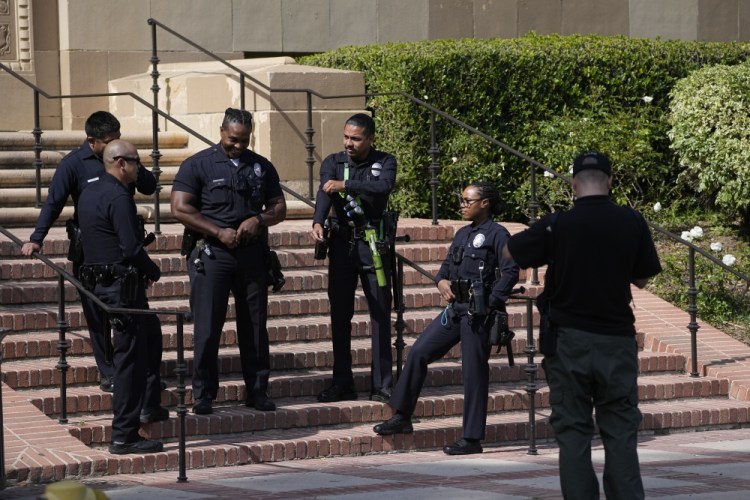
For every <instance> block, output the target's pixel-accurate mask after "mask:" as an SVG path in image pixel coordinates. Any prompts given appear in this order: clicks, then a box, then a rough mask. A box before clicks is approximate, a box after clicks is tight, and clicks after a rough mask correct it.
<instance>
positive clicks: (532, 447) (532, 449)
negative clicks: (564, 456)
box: [524, 297, 537, 455]
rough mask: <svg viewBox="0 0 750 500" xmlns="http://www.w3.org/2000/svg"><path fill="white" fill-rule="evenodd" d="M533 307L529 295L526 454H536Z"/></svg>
mask: <svg viewBox="0 0 750 500" xmlns="http://www.w3.org/2000/svg"><path fill="white" fill-rule="evenodd" d="M533 318H534V309H533V300H532V299H531V297H529V298H527V299H526V347H525V348H524V352H525V353H526V356H527V361H526V367H525V368H524V371H525V372H526V377H527V378H526V394H528V397H529V450H528V451H527V452H526V454H527V455H536V454H537V449H536V391H537V385H536V372H537V364H536V363H535V362H534V355H535V354H536V346H535V344H534V321H533Z"/></svg>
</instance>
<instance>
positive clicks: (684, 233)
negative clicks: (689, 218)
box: [680, 231, 693, 241]
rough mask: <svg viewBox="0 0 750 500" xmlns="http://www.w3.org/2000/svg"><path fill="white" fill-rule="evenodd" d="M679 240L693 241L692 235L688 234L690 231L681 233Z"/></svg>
mask: <svg viewBox="0 0 750 500" xmlns="http://www.w3.org/2000/svg"><path fill="white" fill-rule="evenodd" d="M680 238H682V239H683V240H685V241H693V235H692V234H690V231H683V232H682V234H681V235H680Z"/></svg>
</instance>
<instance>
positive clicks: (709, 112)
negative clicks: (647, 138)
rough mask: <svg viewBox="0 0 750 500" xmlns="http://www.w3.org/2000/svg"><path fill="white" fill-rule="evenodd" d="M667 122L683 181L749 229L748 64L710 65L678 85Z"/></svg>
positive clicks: (749, 124)
mask: <svg viewBox="0 0 750 500" xmlns="http://www.w3.org/2000/svg"><path fill="white" fill-rule="evenodd" d="M669 121H670V123H671V125H672V128H671V130H670V131H669V136H670V138H671V139H672V143H671V147H672V148H673V149H674V150H675V152H676V153H677V155H678V157H679V158H680V163H681V165H684V171H683V172H682V178H681V180H684V181H685V182H686V183H687V184H688V185H689V186H690V187H691V188H693V189H695V190H696V191H697V192H698V193H700V194H701V197H702V199H703V200H704V201H705V203H706V204H707V205H709V207H712V206H715V207H717V208H719V209H720V210H721V212H722V213H724V214H726V215H728V216H730V217H738V216H739V217H740V218H742V219H743V222H744V225H745V227H747V228H750V64H742V65H738V66H725V65H717V66H712V67H709V68H704V69H701V70H699V71H695V72H694V73H692V74H691V75H690V76H688V77H687V78H685V79H683V80H681V81H679V82H678V83H677V85H675V87H674V88H673V90H672V102H671V114H670V115H669Z"/></svg>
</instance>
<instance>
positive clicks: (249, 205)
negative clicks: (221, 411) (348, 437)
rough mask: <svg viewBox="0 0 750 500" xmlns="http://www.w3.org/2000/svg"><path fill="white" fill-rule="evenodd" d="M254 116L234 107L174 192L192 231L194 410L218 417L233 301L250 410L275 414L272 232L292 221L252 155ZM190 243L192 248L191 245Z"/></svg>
mask: <svg viewBox="0 0 750 500" xmlns="http://www.w3.org/2000/svg"><path fill="white" fill-rule="evenodd" d="M252 130H253V123H252V115H251V114H250V112H248V111H244V110H240V109H234V108H228V109H227V110H226V113H225V115H224V121H223V123H222V125H221V129H220V134H221V141H220V142H219V144H217V145H216V146H213V147H210V148H208V149H205V150H203V151H201V152H199V153H197V154H195V155H193V156H191V157H190V158H188V159H187V160H185V161H184V162H183V164H182V165H181V166H180V170H179V172H178V173H177V176H176V178H175V180H174V183H173V186H172V214H173V215H174V216H175V217H176V218H177V220H179V221H180V222H182V223H183V224H184V225H185V227H186V228H187V231H186V234H185V236H186V241H188V244H187V245H183V250H184V252H186V254H187V257H188V273H189V275H190V308H191V310H192V312H193V318H194V325H195V330H194V332H195V333H194V335H195V341H194V343H195V345H194V356H195V357H194V369H193V399H194V401H195V404H194V405H193V412H194V413H196V414H199V415H205V414H209V413H212V412H213V408H212V401H213V400H214V399H216V396H217V393H218V390H219V370H218V356H219V340H220V338H221V331H222V328H223V326H224V321H225V318H226V314H227V306H228V300H229V292H230V291H231V292H232V294H233V295H234V300H235V308H236V315H237V339H238V342H239V348H240V362H241V364H242V374H243V377H244V379H245V388H246V391H247V400H246V403H245V404H246V406H248V407H253V408H255V409H257V410H261V411H273V410H275V409H276V405H275V404H274V402H273V401H271V400H270V399H269V398H268V377H269V374H270V369H271V368H270V354H269V346H268V330H267V329H266V321H267V317H268V285H269V283H268V279H267V269H266V267H267V265H268V264H267V257H268V241H267V238H268V226H272V225H274V224H278V223H279V222H281V221H283V220H284V217H286V201H285V200H284V194H283V191H282V190H281V184H280V182H279V174H278V173H277V172H276V169H275V168H274V166H273V165H272V164H271V162H270V161H268V160H267V159H266V158H264V157H262V156H260V155H259V154H257V153H255V152H253V151H250V150H249V149H248V146H249V144H250V134H251V132H252ZM191 239H192V243H190V240H191Z"/></svg>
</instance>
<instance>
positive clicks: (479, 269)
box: [374, 182, 518, 455]
mask: <svg viewBox="0 0 750 500" xmlns="http://www.w3.org/2000/svg"><path fill="white" fill-rule="evenodd" d="M500 208H501V201H500V195H499V193H498V191H497V189H496V188H495V187H494V186H493V185H492V184H489V183H485V182H477V183H474V184H472V185H470V186H468V187H467V188H466V189H465V190H464V191H463V194H462V195H461V215H462V216H463V218H464V219H465V220H468V221H471V224H470V225H468V226H465V227H463V228H461V229H459V230H458V231H457V232H456V236H455V238H454V239H453V243H452V244H451V247H450V250H449V251H448V256H447V257H446V258H445V261H444V262H443V264H442V266H441V267H440V271H439V272H438V274H437V276H436V278H435V282H436V283H437V287H438V290H439V291H440V294H441V295H442V296H443V298H444V299H445V300H447V301H448V302H449V303H448V306H447V307H446V308H445V310H444V311H443V313H442V314H440V315H439V316H438V317H437V318H436V319H435V320H434V321H433V322H432V323H430V325H429V326H428V327H427V328H426V329H425V331H424V332H422V334H421V335H420V336H419V338H418V339H417V341H416V342H414V346H413V347H412V349H411V351H410V352H409V355H408V357H407V359H406V364H405V366H404V370H403V372H402V374H401V378H399V380H398V383H397V384H396V387H395V388H394V390H393V397H392V398H391V399H390V401H389V402H388V404H389V405H390V406H391V407H392V408H393V409H394V410H396V413H395V414H394V415H393V417H392V418H390V419H389V420H387V421H385V422H383V423H381V424H378V425H376V426H375V427H374V431H375V432H376V433H377V434H380V435H389V434H398V433H410V432H412V431H413V428H412V423H411V415H412V414H413V413H414V408H415V407H416V405H417V399H418V398H419V393H420V391H421V390H422V385H423V384H424V380H425V377H426V376H427V365H429V364H430V363H432V362H433V361H436V360H438V359H440V358H442V357H443V356H445V354H446V353H447V352H448V351H449V350H450V349H451V348H452V347H453V346H455V345H456V344H457V343H458V342H459V341H460V342H461V370H462V374H463V382H464V415H463V437H462V438H461V439H460V440H458V441H457V442H455V443H454V444H451V445H448V446H445V447H444V448H443V451H444V452H445V453H447V454H448V455H468V454H472V453H481V452H482V445H481V444H480V441H481V440H482V439H484V435H485V425H486V423H487V397H488V393H489V357H490V348H491V346H490V344H489V330H490V328H491V327H492V324H493V320H494V319H495V318H496V316H497V315H496V314H494V311H497V310H500V311H503V312H504V311H505V301H506V300H507V299H508V296H509V295H510V293H511V291H512V289H513V286H514V285H515V284H516V283H517V282H518V266H517V265H516V264H514V263H513V261H511V260H509V259H505V258H503V257H502V250H503V246H504V245H505V243H506V242H507V241H508V238H509V237H510V235H509V233H508V231H507V230H506V229H505V228H504V227H503V226H501V225H500V224H497V223H496V222H494V221H493V220H492V215H497V214H498V213H499V212H500Z"/></svg>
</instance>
